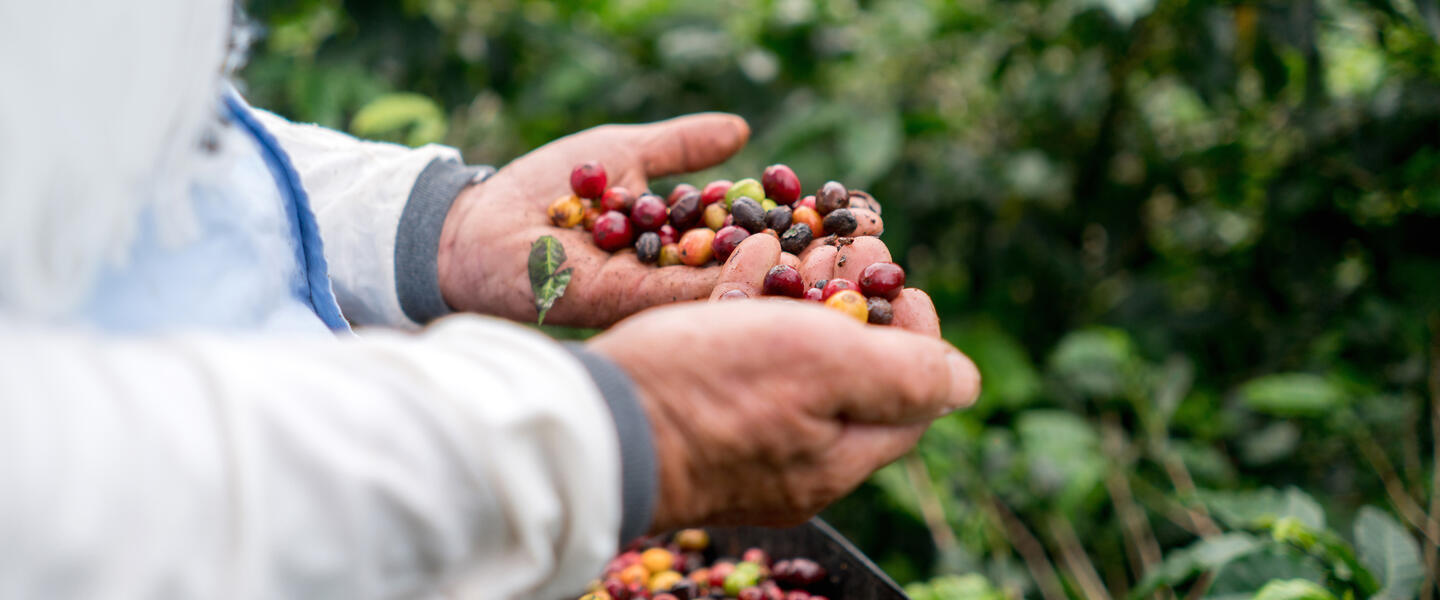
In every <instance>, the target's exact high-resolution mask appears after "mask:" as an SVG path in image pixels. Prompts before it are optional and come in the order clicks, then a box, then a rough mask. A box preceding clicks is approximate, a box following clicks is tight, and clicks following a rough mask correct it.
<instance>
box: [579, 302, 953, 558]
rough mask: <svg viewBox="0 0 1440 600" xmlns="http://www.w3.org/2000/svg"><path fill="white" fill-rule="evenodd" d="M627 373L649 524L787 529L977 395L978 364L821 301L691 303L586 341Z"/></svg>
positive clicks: (659, 527) (926, 338)
mask: <svg viewBox="0 0 1440 600" xmlns="http://www.w3.org/2000/svg"><path fill="white" fill-rule="evenodd" d="M590 347H591V349H592V350H594V351H595V352H598V353H600V354H602V355H605V356H607V357H609V358H610V359H611V360H613V361H615V362H616V363H617V364H618V365H620V366H621V368H623V369H624V370H625V371H626V372H628V373H629V374H630V376H631V378H632V379H633V380H634V381H635V383H636V387H637V388H638V391H639V395H640V397H641V399H642V403H643V405H644V407H645V409H646V413H647V414H648V415H649V418H650V425H651V429H652V432H653V435H654V440H655V448H656V453H657V456H658V458H659V465H660V469H659V470H660V498H659V502H658V503H657V509H656V512H655V517H654V522H653V524H652V530H654V531H663V530H667V529H672V528H676V527H683V526H692V525H700V524H729V523H747V524H759V525H774V526H779V525H790V524H794V523H798V522H801V521H803V520H805V519H807V518H809V517H810V516H813V515H814V514H815V513H816V512H818V511H819V510H820V509H821V508H824V507H825V506H826V505H828V504H829V503H831V502H833V501H835V500H836V499H838V498H839V497H841V496H842V495H844V494H846V493H848V492H849V491H850V490H852V489H854V488H855V486H857V485H859V484H860V482H862V481H864V479H865V478H866V477H867V476H869V475H870V474H871V473H872V472H873V471H875V470H876V469H879V468H880V467H882V466H884V465H885V464H888V463H889V462H891V461H893V460H895V459H896V458H898V457H899V456H900V455H901V454H903V453H904V452H905V451H907V450H909V449H910V448H911V447H913V446H914V445H915V443H916V442H917V441H918V440H919V438H920V435H921V434H922V433H923V432H924V431H925V428H926V427H927V426H928V425H929V423H930V422H931V421H932V420H933V419H935V418H937V417H940V416H942V415H944V414H946V413H948V412H950V411H953V410H956V409H959V408H963V407H965V406H968V405H970V404H971V403H973V402H974V401H975V398H976V396H977V395H978V394H979V389H980V376H979V373H978V372H977V371H976V369H975V365H974V364H973V363H972V362H970V360H969V359H968V358H966V357H965V356H964V355H962V354H960V352H958V351H957V350H955V348H953V347H951V346H950V345H949V344H947V343H945V342H943V341H941V340H940V339H938V338H936V337H933V336H930V335H926V334H922V333H916V332H913V331H908V330H906V329H903V328H899V327H881V326H873V325H864V324H861V323H859V322H857V321H855V320H854V319H851V318H849V317H846V316H844V315H841V314H840V313H838V312H835V311H832V310H828V309H826V308H824V307H822V306H820V305H818V304H815V303H807V302H803V301H786V300H747V301H740V302H714V303H704V304H700V303H689V304H685V305H680V306H674V307H665V308H657V309H654V310H650V311H646V312H644V313H642V314H639V315H636V316H635V317H633V318H631V319H628V320H625V321H622V322H621V323H619V324H618V325H616V326H615V327H614V328H613V329H611V330H610V331H607V332H606V333H604V334H602V335H600V336H597V337H596V338H594V339H592V340H591V342H590Z"/></svg>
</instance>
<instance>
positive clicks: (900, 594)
mask: <svg viewBox="0 0 1440 600" xmlns="http://www.w3.org/2000/svg"><path fill="white" fill-rule="evenodd" d="M706 529H707V530H708V531H709V532H710V552H714V553H715V554H716V555H718V556H729V557H738V556H740V554H741V553H742V552H744V551H745V550H746V549H747V548H751V547H756V548H760V549H762V550H764V551H765V552H767V553H769V554H770V557H771V558H772V559H773V560H776V561H779V560H784V559H787V558H796V557H804V558H809V559H811V560H813V561H815V562H818V563H820V565H821V566H823V567H825V571H826V573H827V574H826V581H824V582H822V583H818V584H816V585H814V586H813V587H812V588H811V591H812V592H814V593H818V594H824V595H825V596H826V597H828V598H830V600H855V599H875V600H907V599H908V596H906V595H905V592H904V591H902V590H901V589H900V586H898V585H896V584H895V582H894V581H893V580H891V579H890V577H889V576H888V575H886V574H885V572H884V571H881V570H880V568H879V567H876V566H875V563H872V562H870V559H869V558H866V557H865V555H864V554H861V553H860V551H859V550H857V549H855V546H853V545H851V544H850V542H849V541H848V540H846V539H845V536H842V535H840V534H839V533H838V532H836V531H835V530H834V529H832V528H831V527H830V526H829V525H827V524H825V522H824V521H821V520H820V519H811V520H810V521H809V522H807V523H805V524H804V525H800V526H798V527H790V528H786V529H771V528H766V527H707V528H706Z"/></svg>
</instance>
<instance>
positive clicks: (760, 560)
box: [580, 529, 827, 600]
mask: <svg viewBox="0 0 1440 600" xmlns="http://www.w3.org/2000/svg"><path fill="white" fill-rule="evenodd" d="M709 546H710V535H709V534H708V533H706V532H705V530H704V529H682V530H680V531H679V532H677V533H675V535H674V536H671V538H670V539H669V540H668V543H666V542H665V540H663V538H657V539H651V540H647V541H643V542H641V543H640V544H639V546H638V547H636V548H632V549H630V550H627V551H625V552H622V553H621V554H620V555H619V556H616V557H615V558H613V559H611V561H610V564H609V565H607V566H606V567H605V572H604V574H603V575H602V576H601V578H600V579H598V580H596V581H594V582H593V583H591V584H590V590H589V592H588V593H586V594H585V595H584V596H581V597H580V600H699V599H702V598H704V599H716V600H718V599H722V598H732V599H735V600H827V599H826V597H825V596H820V595H815V594H811V593H810V592H809V591H808V590H809V589H810V588H811V587H813V586H815V585H816V584H818V583H820V582H822V581H823V580H824V579H825V575H826V573H825V569H824V567H821V566H820V565H819V563H816V562H815V561H813V560H810V559H807V558H790V559H786V560H780V561H772V560H771V558H770V555H768V554H766V552H765V551H764V550H761V549H759V548H750V549H749V550H746V551H745V552H744V553H743V554H741V555H740V558H739V560H736V559H734V558H720V559H718V560H715V561H713V562H710V561H707V560H706V559H705V556H706V550H707V549H708V548H709Z"/></svg>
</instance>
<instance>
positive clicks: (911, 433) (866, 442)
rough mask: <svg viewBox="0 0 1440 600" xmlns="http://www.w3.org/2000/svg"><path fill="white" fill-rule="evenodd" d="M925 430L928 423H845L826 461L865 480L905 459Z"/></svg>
mask: <svg viewBox="0 0 1440 600" xmlns="http://www.w3.org/2000/svg"><path fill="white" fill-rule="evenodd" d="M928 428H929V423H916V424H913V425H900V426H891V425H869V424H864V423H847V424H846V425H845V429H844V430H842V431H841V433H840V439H839V440H837V441H836V442H835V444H834V445H833V446H831V447H830V450H829V451H828V452H827V453H826V454H827V456H826V457H825V461H826V462H828V463H829V464H833V465H837V466H840V467H841V468H844V469H845V470H846V471H849V472H854V473H856V474H859V475H860V477H865V476H868V475H869V474H870V473H872V472H874V471H876V470H878V469H879V468H880V467H883V466H885V465H888V464H890V463H892V462H895V459H898V458H900V457H901V456H904V455H905V453H906V452H909V451H910V449H911V448H914V447H915V444H916V443H917V442H919V441H920V436H922V435H924V434H925V430H926V429H928ZM857 483H858V482H857Z"/></svg>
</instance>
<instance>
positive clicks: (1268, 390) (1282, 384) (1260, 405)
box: [1240, 373, 1348, 417]
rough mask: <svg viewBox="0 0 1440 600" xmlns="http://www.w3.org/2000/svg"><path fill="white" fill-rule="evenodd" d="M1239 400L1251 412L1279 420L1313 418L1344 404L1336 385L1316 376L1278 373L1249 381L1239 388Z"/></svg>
mask: <svg viewBox="0 0 1440 600" xmlns="http://www.w3.org/2000/svg"><path fill="white" fill-rule="evenodd" d="M1240 397H1241V398H1242V399H1243V400H1244V401H1245V404H1246V406H1249V407H1250V408H1251V409H1253V410H1255V411H1258V412H1262V413H1266V414H1271V415H1275V416H1280V417H1314V416H1324V415H1327V414H1330V413H1332V412H1334V411H1335V410H1337V409H1339V408H1340V407H1341V406H1343V405H1345V404H1346V403H1347V400H1348V397H1347V395H1346V394H1345V392H1344V391H1343V390H1341V389H1340V388H1339V386H1337V385H1335V384H1333V383H1331V382H1330V381H1329V380H1327V379H1325V378H1324V377H1321V376H1319V375H1311V374H1308V373H1282V374H1278V375H1267V376H1264V377H1260V378H1258V379H1252V380H1250V381H1249V382H1247V383H1245V384H1244V385H1242V386H1240Z"/></svg>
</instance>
